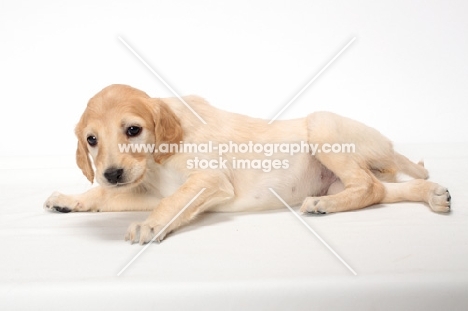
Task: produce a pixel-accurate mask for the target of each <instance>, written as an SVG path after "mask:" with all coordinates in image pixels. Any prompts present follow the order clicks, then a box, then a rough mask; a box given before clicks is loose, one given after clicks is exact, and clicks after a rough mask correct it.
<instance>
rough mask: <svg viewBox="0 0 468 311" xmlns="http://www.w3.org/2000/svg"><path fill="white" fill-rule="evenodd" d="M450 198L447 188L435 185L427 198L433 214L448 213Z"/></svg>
mask: <svg viewBox="0 0 468 311" xmlns="http://www.w3.org/2000/svg"><path fill="white" fill-rule="evenodd" d="M451 201H452V197H451V196H450V192H449V191H448V190H447V188H445V187H442V186H439V185H437V187H436V188H435V189H434V190H433V191H432V193H431V194H430V197H429V206H430V207H431V209H432V210H433V211H434V212H437V213H448V212H450V206H451Z"/></svg>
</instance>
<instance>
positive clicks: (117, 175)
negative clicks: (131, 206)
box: [104, 167, 124, 185]
mask: <svg viewBox="0 0 468 311" xmlns="http://www.w3.org/2000/svg"><path fill="white" fill-rule="evenodd" d="M123 175H124V170H123V169H122V168H117V167H111V168H108V169H107V170H106V171H105V172H104V177H105V178H106V179H107V181H108V182H109V183H110V184H112V185H116V184H119V183H122V182H124V180H123V179H124V178H123Z"/></svg>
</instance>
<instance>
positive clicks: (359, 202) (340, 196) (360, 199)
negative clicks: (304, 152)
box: [300, 161, 385, 214]
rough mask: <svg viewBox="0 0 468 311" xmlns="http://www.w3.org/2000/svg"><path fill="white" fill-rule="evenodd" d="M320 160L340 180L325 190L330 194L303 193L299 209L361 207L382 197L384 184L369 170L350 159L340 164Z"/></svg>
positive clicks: (331, 210) (318, 210)
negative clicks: (307, 194)
mask: <svg viewBox="0 0 468 311" xmlns="http://www.w3.org/2000/svg"><path fill="white" fill-rule="evenodd" d="M325 162H326V161H325ZM322 163H323V162H322ZM323 164H324V165H325V166H326V167H327V168H328V169H330V170H331V171H332V172H334V173H335V174H336V175H337V176H338V177H339V178H340V182H335V183H334V184H332V185H331V186H330V188H329V193H333V194H330V195H327V196H321V197H307V198H306V199H305V200H304V202H303V203H302V206H301V209H300V210H301V212H303V213H306V212H307V213H319V214H326V213H336V212H344V211H350V210H355V209H360V208H364V207H366V206H369V205H372V204H376V203H379V202H380V201H381V200H382V199H383V197H384V195H385V188H384V185H383V184H382V183H381V182H380V181H379V180H377V178H376V177H375V176H374V175H373V174H372V173H370V171H369V170H365V169H361V168H359V167H357V166H356V165H353V163H348V164H344V165H342V166H341V167H340V163H330V164H329V165H326V164H325V163H323Z"/></svg>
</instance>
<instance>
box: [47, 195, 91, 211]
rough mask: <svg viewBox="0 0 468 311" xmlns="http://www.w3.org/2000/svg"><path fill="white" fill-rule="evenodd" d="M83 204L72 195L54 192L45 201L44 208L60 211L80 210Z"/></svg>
mask: <svg viewBox="0 0 468 311" xmlns="http://www.w3.org/2000/svg"><path fill="white" fill-rule="evenodd" d="M81 207H82V204H81V203H80V202H79V201H78V200H76V199H74V198H73V197H72V196H69V195H64V194H61V193H59V192H54V193H52V195H51V196H50V197H49V198H48V199H47V200H46V201H45V202H44V209H46V210H49V211H56V212H60V213H69V212H76V211H80V210H81Z"/></svg>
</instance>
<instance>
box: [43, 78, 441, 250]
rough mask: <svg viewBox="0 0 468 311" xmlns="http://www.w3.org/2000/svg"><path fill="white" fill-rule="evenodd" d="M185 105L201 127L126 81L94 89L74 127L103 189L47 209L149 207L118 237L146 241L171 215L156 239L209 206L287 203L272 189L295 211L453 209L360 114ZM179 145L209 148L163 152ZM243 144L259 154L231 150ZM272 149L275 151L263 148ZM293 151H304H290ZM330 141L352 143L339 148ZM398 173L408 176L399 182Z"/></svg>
mask: <svg viewBox="0 0 468 311" xmlns="http://www.w3.org/2000/svg"><path fill="white" fill-rule="evenodd" d="M184 100H185V102H186V103H188V105H190V106H191V107H192V108H193V110H194V111H195V112H196V113H197V114H198V115H199V116H200V117H201V118H203V120H205V121H206V123H207V124H203V123H202V122H201V121H200V120H199V118H198V117H197V116H196V115H195V114H193V113H192V112H191V111H190V110H189V109H188V108H187V107H186V106H185V104H184V103H182V102H181V101H179V100H178V99H177V98H164V99H163V98H150V97H149V96H148V95H147V94H145V93H144V92H142V91H140V90H137V89H135V88H132V87H130V86H126V85H111V86H108V87H106V88H105V89H103V90H102V91H100V92H99V93H98V94H96V95H95V96H94V97H93V98H91V99H90V101H89V103H88V106H87V108H86V110H85V112H84V113H83V115H82V117H81V119H80V121H79V123H78V125H77V126H76V131H75V132H76V135H77V137H78V148H77V152H76V161H77V164H78V166H79V167H80V168H81V170H82V171H83V174H84V175H85V176H86V177H87V178H88V180H89V181H90V182H93V181H94V179H96V181H97V183H98V184H99V186H97V187H94V188H91V189H90V190H89V191H87V192H85V193H83V194H78V195H64V194H60V193H57V192H55V193H53V194H52V195H51V196H50V197H49V198H48V199H47V200H46V202H45V203H44V207H45V208H46V209H49V210H55V211H59V212H91V211H92V212H98V211H99V212H105V211H152V212H151V214H150V216H149V217H148V219H146V220H145V221H144V222H142V223H134V224H132V225H130V227H129V229H128V232H127V234H126V236H125V239H126V240H129V241H131V242H132V243H133V242H139V243H141V244H143V243H147V242H149V241H151V240H152V239H153V238H154V237H155V236H156V235H157V234H158V233H160V232H161V230H162V229H163V228H164V227H165V226H166V225H167V224H169V223H170V221H171V220H173V219H174V218H175V220H174V221H173V222H172V223H171V224H170V225H169V226H168V227H167V228H166V229H165V230H164V231H163V232H162V233H161V234H160V235H159V236H157V240H162V239H163V238H164V237H165V235H166V234H167V233H169V232H171V231H173V230H174V229H176V228H178V227H179V226H181V225H183V224H186V223H188V222H189V221H190V220H192V219H193V218H195V216H196V215H197V214H199V213H202V212H204V211H223V212H233V211H253V210H264V209H273V208H282V207H284V205H283V203H282V202H281V201H279V200H278V198H277V197H276V196H275V195H274V194H273V193H272V191H271V190H273V191H274V192H276V193H277V194H278V195H279V196H280V197H281V198H282V199H283V200H284V201H285V202H287V203H288V204H289V205H290V206H295V205H298V204H301V203H302V206H301V208H300V210H301V212H304V213H336V212H343V211H349V210H356V209H360V208H364V207H366V206H370V205H373V204H378V203H392V202H400V201H420V202H425V203H427V204H428V205H429V206H430V208H431V209H432V210H433V211H435V212H448V211H450V194H449V192H448V191H447V189H446V188H444V187H442V186H440V185H438V184H436V183H433V182H430V181H427V180H426V179H427V178H428V173H427V171H426V169H425V168H424V167H423V165H422V163H420V164H415V163H412V162H410V161H409V160H408V159H407V158H406V157H404V156H402V155H400V154H398V153H396V152H395V151H394V150H393V147H392V144H391V142H390V141H389V140H388V139H386V138H385V137H384V136H382V135H381V134H380V133H379V132H378V131H376V130H374V129H372V128H370V127H367V126H365V125H363V124H361V123H359V122H357V121H353V120H351V119H347V118H344V117H341V116H338V115H335V114H332V113H329V112H315V113H312V114H310V115H308V116H307V117H305V118H301V119H295V120H287V121H275V122H273V123H272V124H268V122H267V121H265V120H260V119H254V118H251V117H247V116H244V115H240V114H235V113H230V112H226V111H222V110H219V109H217V108H215V107H213V106H210V105H209V104H208V103H207V102H206V101H205V100H203V99H202V98H200V97H197V96H187V97H184ZM183 144H187V145H189V144H191V145H192V146H205V147H206V146H209V145H210V144H211V146H212V147H213V148H212V149H210V150H206V148H205V149H203V150H195V151H193V150H192V152H183V151H184V150H183V149H182V148H180V149H178V150H175V149H173V150H169V149H168V148H167V147H168V146H182V145H183ZM130 145H134V146H136V145H140V146H142V145H144V146H150V147H151V146H152V147H154V148H155V150H156V152H142V150H140V151H138V150H133V151H132V150H130V151H128V150H127V151H125V150H122V149H121V148H122V146H130ZM249 145H250V147H252V146H254V147H255V148H257V149H259V148H260V149H261V147H263V148H265V149H264V150H263V153H262V152H256V151H255V150H248V151H249V152H244V150H241V149H239V148H237V149H236V148H235V146H237V147H246V146H249ZM226 146H229V147H230V148H229V150H226V149H225V147H226ZM267 146H268V148H270V149H268V150H267ZM275 146H276V147H277V148H276V149H275V150H274V151H273V152H265V150H266V151H270V150H271V148H272V147H275ZM288 146H289V147H290V148H289V149H288ZM292 146H296V147H297V146H302V147H303V150H301V152H292V148H293V147H292ZM306 146H312V147H313V148H311V149H310V150H306V149H307V148H305V147H306ZM336 146H338V147H340V146H353V147H354V149H353V150H351V151H352V152H350V150H348V152H343V150H341V151H342V152H338V151H340V150H338V149H339V148H335V147H336ZM222 147H223V148H224V149H223V151H224V152H223V153H221V152H220V149H221V148H222ZM325 147H327V149H325ZM331 147H333V148H331ZM314 148H315V149H314ZM244 149H245V148H244ZM143 151H144V150H143ZM146 151H148V150H146ZM257 151H258V150H257ZM295 151H297V150H295ZM321 151H322V152H321ZM312 153H313V154H312ZM202 164H203V165H202ZM93 166H94V167H93ZM397 173H404V174H407V175H409V176H411V177H413V178H415V179H413V180H410V181H407V182H402V183H398V182H397V180H396V175H397ZM270 189H271V190H270ZM184 207H185V208H186V209H185V210H183V208H184ZM182 210H183V212H182V213H181V214H180V215H179V216H178V217H175V216H177V214H178V213H180V212H181V211H182Z"/></svg>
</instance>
